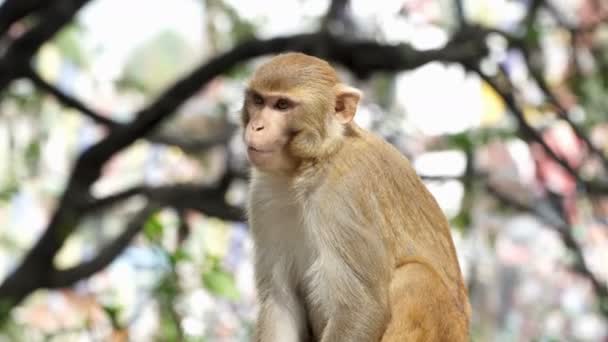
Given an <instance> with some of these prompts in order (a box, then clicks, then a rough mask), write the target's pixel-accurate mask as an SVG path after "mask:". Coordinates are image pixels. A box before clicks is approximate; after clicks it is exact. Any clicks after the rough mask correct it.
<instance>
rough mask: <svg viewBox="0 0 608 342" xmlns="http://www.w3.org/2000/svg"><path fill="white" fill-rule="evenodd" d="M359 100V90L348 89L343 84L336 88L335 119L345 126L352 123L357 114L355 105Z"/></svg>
mask: <svg viewBox="0 0 608 342" xmlns="http://www.w3.org/2000/svg"><path fill="white" fill-rule="evenodd" d="M360 99H361V91H360V90H359V89H356V88H353V87H349V86H347V85H345V84H339V85H337V86H336V106H335V110H336V118H337V119H338V122H340V123H341V124H347V123H349V122H351V121H352V119H353V118H354V117H355V112H357V105H358V104H359V100H360Z"/></svg>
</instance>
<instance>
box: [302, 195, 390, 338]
mask: <svg viewBox="0 0 608 342" xmlns="http://www.w3.org/2000/svg"><path fill="white" fill-rule="evenodd" d="M316 203H322V204H324V205H319V206H315V207H314V208H311V210H309V211H308V212H307V218H308V219H309V223H310V226H309V227H310V228H311V229H312V230H313V235H314V236H315V237H316V238H317V239H318V241H317V243H318V245H319V246H320V251H321V253H320V254H319V256H318V259H317V261H316V262H315V265H314V268H315V269H316V270H315V271H314V272H313V273H314V274H315V279H314V281H313V282H312V283H313V284H315V285H316V287H317V290H316V291H313V293H314V296H315V297H316V298H315V300H314V301H313V302H317V303H322V304H321V305H323V306H325V310H323V311H325V312H327V313H328V316H327V325H326V326H325V328H324V329H323V332H322V334H321V342H333V341H345V342H350V341H353V342H355V341H356V342H358V341H360V342H369V341H378V340H379V339H380V337H381V336H382V334H383V332H384V330H385V329H386V325H387V322H388V321H389V319H390V309H389V305H388V288H389V283H390V274H391V269H390V264H391V263H390V261H389V260H390V258H389V256H388V253H387V250H386V247H385V246H384V245H383V242H382V238H381V233H380V232H379V231H378V230H377V229H376V228H375V227H374V224H373V223H371V222H366V220H365V219H364V218H363V217H362V215H360V214H359V213H357V212H354V211H353V210H351V208H349V207H348V206H346V205H340V203H344V202H343V201H337V200H336V201H329V200H325V201H323V200H319V199H317V201H316ZM327 203H332V205H327ZM312 319H314V318H312Z"/></svg>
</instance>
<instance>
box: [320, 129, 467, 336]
mask: <svg viewBox="0 0 608 342" xmlns="http://www.w3.org/2000/svg"><path fill="white" fill-rule="evenodd" d="M331 163H332V164H334V165H332V166H331V167H328V168H327V170H329V172H330V173H331V174H328V175H327V176H328V178H334V181H338V182H342V184H343V186H344V187H345V188H346V189H349V188H352V189H356V191H352V192H349V194H348V195H349V196H359V198H356V199H355V200H356V202H357V203H359V205H361V206H362V207H365V206H368V207H369V206H372V207H375V209H376V210H375V211H376V214H377V216H376V215H374V217H373V218H372V219H374V220H379V221H380V222H381V224H380V229H381V233H382V234H383V238H384V241H385V244H386V246H387V247H388V248H389V250H390V251H391V254H392V255H393V261H394V267H395V268H398V267H400V266H402V265H405V264H408V263H412V262H413V261H414V262H415V263H418V264H425V265H426V266H428V268H430V269H432V271H433V272H436V276H437V277H438V278H440V279H437V281H440V282H441V283H442V286H441V287H442V288H445V290H446V291H447V292H449V297H451V298H453V301H454V302H455V304H456V306H457V307H459V308H460V309H461V310H462V312H463V313H465V316H466V318H467V324H468V315H469V311H470V309H469V305H468V299H467V295H466V289H465V287H464V283H463V280H462V275H461V272H460V268H459V265H458V260H457V257H456V251H455V248H454V244H453V241H452V237H451V234H450V230H449V225H448V222H447V220H446V218H445V216H444V214H443V212H442V211H441V209H440V208H439V206H438V204H437V202H436V201H435V199H434V197H433V196H432V195H431V193H430V192H429V191H428V190H427V188H426V186H425V185H424V184H423V182H422V180H421V179H420V178H419V177H418V175H417V174H416V173H415V171H414V169H413V168H412V166H411V164H410V162H409V161H408V160H407V158H406V157H405V156H403V154H401V153H400V152H399V151H398V150H397V149H395V148H394V147H393V146H392V145H390V144H389V143H387V142H386V141H384V140H383V139H381V138H379V137H377V136H376V135H374V134H372V133H370V132H368V131H366V130H363V129H361V128H359V127H357V126H355V125H353V126H352V130H351V131H350V132H349V134H347V135H346V139H345V141H344V143H343V145H342V147H341V149H340V150H339V151H338V152H337V155H336V156H334V158H333V161H331ZM334 184H335V183H334Z"/></svg>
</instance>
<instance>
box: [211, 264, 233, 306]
mask: <svg viewBox="0 0 608 342" xmlns="http://www.w3.org/2000/svg"><path fill="white" fill-rule="evenodd" d="M203 285H204V286H205V288H206V289H207V290H209V292H211V293H213V294H214V295H216V296H220V297H224V298H227V299H230V300H237V299H238V298H239V291H238V290H237V288H236V283H235V281H234V277H233V276H232V274H230V273H228V272H226V271H224V270H222V269H220V268H219V266H216V267H213V268H212V269H211V270H210V271H208V272H205V273H203Z"/></svg>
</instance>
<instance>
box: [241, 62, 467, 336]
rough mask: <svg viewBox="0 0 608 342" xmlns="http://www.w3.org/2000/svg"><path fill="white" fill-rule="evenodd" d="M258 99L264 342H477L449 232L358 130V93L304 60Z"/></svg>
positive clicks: (403, 173)
mask: <svg viewBox="0 0 608 342" xmlns="http://www.w3.org/2000/svg"><path fill="white" fill-rule="evenodd" d="M249 89H250V90H251V91H255V92H257V93H258V94H261V96H263V98H264V104H263V105H252V103H251V101H250V100H246V101H245V106H244V110H243V121H244V124H245V142H246V143H247V145H248V146H250V147H255V148H256V149H258V150H265V151H266V150H268V151H270V150H272V152H267V153H266V152H264V153H259V152H256V151H255V150H254V151H250V152H249V153H250V155H249V156H250V159H251V160H252V164H253V165H254V171H253V174H252V185H251V198H250V201H249V215H250V225H251V229H252V234H253V238H254V243H255V248H256V260H255V262H256V282H257V287H258V292H259V297H260V302H261V310H260V314H259V319H258V324H257V327H256V341H308V340H313V341H322V342H330V341H361V342H367V341H379V340H381V341H383V342H396V341H467V340H468V325H469V316H470V309H469V304H468V299H467V294H466V290H465V287H464V284H463V281H462V276H461V273H460V269H459V266H458V261H457V259H456V253H455V250H454V245H453V242H452V238H451V236H450V231H449V227H448V223H447V221H446V219H445V217H444V215H443V214H442V212H441V210H440V209H439V207H438V205H437V203H436V202H435V200H434V198H433V197H432V195H431V194H430V193H429V192H428V190H427V189H426V187H425V186H424V185H423V183H422V182H421V180H420V179H419V177H418V176H417V175H416V174H415V172H414V170H413V169H412V167H411V166H410V164H409V162H408V161H407V159H406V158H405V157H403V156H402V155H401V154H400V153H399V152H398V151H397V150H396V149H394V148H393V147H392V146H391V145H389V144H388V143H386V142H384V141H383V140H382V139H380V138H378V137H376V136H375V135H373V134H371V133H369V132H367V131H365V130H363V129H361V128H359V127H358V126H357V125H356V124H354V123H353V122H352V121H350V119H351V118H352V116H353V115H354V112H355V110H356V105H357V102H358V100H359V93H358V92H357V91H356V90H354V89H352V88H349V87H347V86H344V85H342V84H340V83H339V81H338V77H337V75H336V73H335V71H334V70H333V68H331V66H329V64H327V63H326V62H324V61H322V60H320V59H317V58H314V57H310V56H306V55H303V54H296V53H290V54H284V55H279V56H278V57H275V58H274V59H272V60H271V61H270V62H268V63H266V64H265V65H263V66H262V67H260V68H259V69H258V70H257V71H256V73H255V75H254V77H253V80H252V81H251V83H250V85H249ZM281 98H289V99H291V100H293V102H294V103H297V104H296V105H294V106H293V107H290V108H289V109H288V110H277V109H276V108H275V103H276V101H278V99H281ZM252 122H255V124H252ZM254 126H255V127H254ZM256 127H257V128H256ZM260 127H263V129H260Z"/></svg>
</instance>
